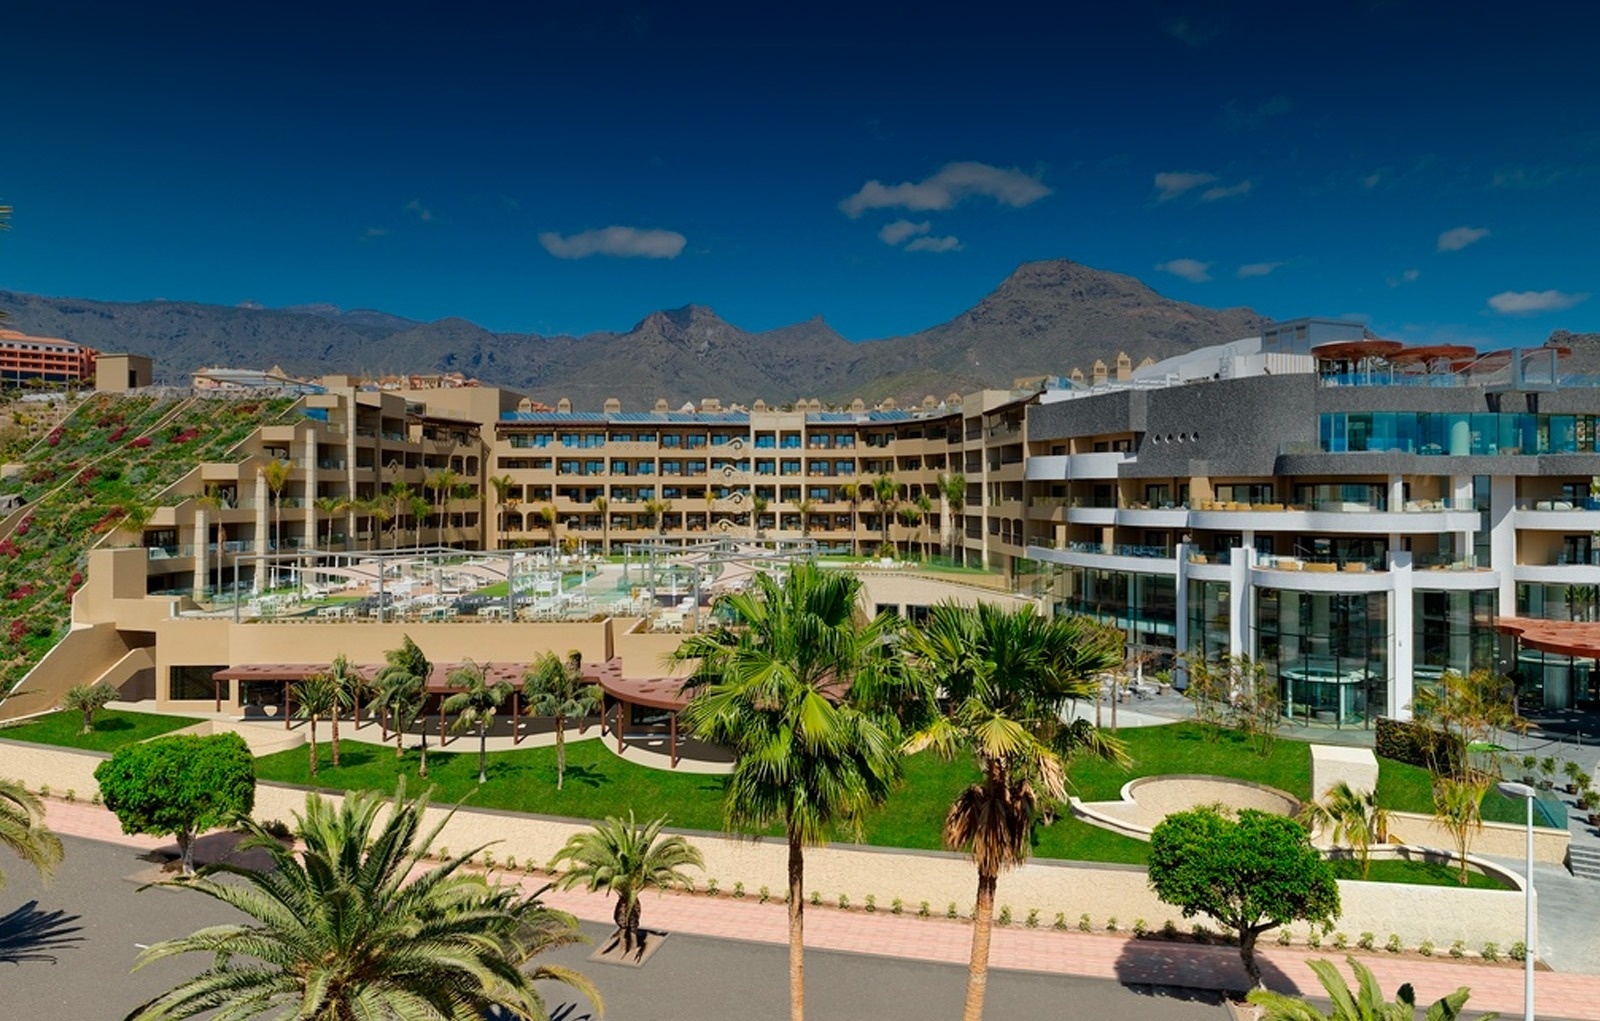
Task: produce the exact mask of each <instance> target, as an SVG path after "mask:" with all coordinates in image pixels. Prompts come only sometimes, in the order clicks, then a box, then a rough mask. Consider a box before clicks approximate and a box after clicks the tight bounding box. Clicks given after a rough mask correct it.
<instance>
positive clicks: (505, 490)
mask: <svg viewBox="0 0 1600 1021" xmlns="http://www.w3.org/2000/svg"><path fill="white" fill-rule="evenodd" d="M489 485H491V486H493V487H494V498H495V503H497V504H499V505H500V507H501V511H500V517H499V520H500V542H499V543H498V545H499V546H502V547H503V546H505V535H506V532H508V531H510V529H509V528H508V527H507V525H508V524H509V518H510V515H512V514H515V513H516V511H517V501H516V500H514V499H512V497H511V494H512V492H513V491H514V487H515V485H516V483H515V481H514V480H513V479H512V478H511V476H510V475H491V476H489Z"/></svg>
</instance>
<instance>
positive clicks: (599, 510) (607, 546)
mask: <svg viewBox="0 0 1600 1021" xmlns="http://www.w3.org/2000/svg"><path fill="white" fill-rule="evenodd" d="M594 510H595V513H596V514H598V515H600V555H601V556H603V557H607V558H609V557H610V556H611V514H610V511H611V501H610V500H607V499H606V498H605V497H604V496H597V497H595V498H594Z"/></svg>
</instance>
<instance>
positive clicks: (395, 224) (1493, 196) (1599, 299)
mask: <svg viewBox="0 0 1600 1021" xmlns="http://www.w3.org/2000/svg"><path fill="white" fill-rule="evenodd" d="M333 6H340V5H333ZM343 6H346V7H348V8H350V9H349V10H346V11H343V12H339V11H330V10H328V9H326V8H323V7H316V6H299V5H295V4H278V5H270V6H269V5H243V4H208V5H186V4H182V3H175V4H169V5H161V6H160V8H159V9H155V7H156V5H134V4H119V5H116V6H111V5H105V6H104V8H103V9H102V8H101V7H98V6H94V5H84V4H72V3H65V2H38V0H21V2H20V3H18V4H13V5H12V6H11V7H10V8H8V12H7V33H6V36H7V46H6V50H7V56H6V71H5V74H4V77H3V82H0V96H3V97H4V108H5V110H6V118H5V119H6V124H5V130H4V139H5V142H4V157H3V159H0V203H9V204H11V205H13V206H15V207H16V212H15V214H14V215H13V223H12V226H13V229H12V230H11V231H10V232H9V233H8V234H7V235H6V236H5V237H4V238H3V239H0V287H4V288H9V289H14V290H22V291H32V292H39V293H46V294H56V295H72V296H78V297H90V298H100V299H115V300H137V299H147V298H158V297H160V298H170V299H189V300H199V301H209V302H216V303H221V304H234V303H238V302H242V301H254V302H259V303H262V304H265V305H271V306H279V305H289V304H297V303H306V302H333V303H335V304H338V305H341V306H343V307H346V308H350V307H365V308H379V309H383V310H386V311H390V312H394V313H397V314H401V315H405V316H409V317H413V318H419V319H434V318H440V317H443V316H450V315H457V316H462V317H465V318H468V319H471V320H473V321H475V322H478V323H481V324H483V325H485V326H487V327H489V328H492V329H497V330H527V331H537V332H541V333H555V332H586V331H589V330H599V329H626V328H627V327H629V326H630V325H632V324H633V323H634V322H635V321H637V320H638V319H639V318H641V317H642V316H644V315H645V314H647V313H649V312H650V311H652V310H655V309H658V308H668V307H676V306H678V305H683V304H686V303H689V302H697V303H701V304H706V305H710V306H712V307H713V308H715V309H716V310H717V311H718V313H720V314H721V315H722V316H723V317H724V318H726V319H728V320H729V321H731V322H734V323H736V324H738V325H741V326H743V327H745V328H748V329H767V328H772V327H776V326H780V325H783V324H786V323H790V322H794V321H797V320H800V319H805V318H808V317H810V316H813V315H818V314H820V315H823V316H824V317H826V319H827V320H828V321H829V322H830V323H831V324H833V326H834V327H835V328H836V329H838V330H839V331H840V332H841V333H843V334H844V335H846V336H848V337H851V338H853V339H868V338H872V337H880V336H889V335H895V334H900V333H906V332H911V331H914V330H917V329H921V328H923V327H926V326H930V325H933V324H935V323H938V322H941V321H943V320H945V319H948V318H949V317H951V316H952V315H954V314H956V313H958V312H960V311H961V310H963V309H965V308H968V307H970V306H971V305H972V304H974V303H975V302H977V301H978V300H979V299H980V298H981V297H982V296H983V295H984V294H985V293H987V292H988V291H989V290H990V289H991V288H992V287H993V286H994V285H995V284H997V283H998V282H999V281H1000V280H1002V279H1003V278H1004V277H1005V276H1006V274H1007V273H1009V272H1010V271H1011V270H1012V269H1013V268H1014V267H1015V266H1016V265H1017V264H1018V263H1021V262H1023V261H1027V260H1032V259H1047V258H1070V259H1073V260H1076V261H1078V262H1082V263H1086V264H1088V265H1091V266H1097V267H1101V268H1104V269H1111V270H1116V271H1119V272H1123V273H1129V274H1132V275H1134V276H1137V277H1139V278H1140V279H1143V280H1145V281H1146V282H1148V283H1150V284H1151V285H1152V286H1154V287H1155V288H1156V289H1157V290H1159V291H1161V292H1162V293H1164V294H1167V295H1169V296H1171V297H1174V298H1179V299H1183V300H1186V301H1193V302H1197V303H1201V304H1205V305H1212V306H1229V305H1249V306H1252V307H1254V308H1256V309H1257V310H1259V311H1261V312H1263V313H1265V314H1267V315H1270V316H1277V317H1290V316H1295V315H1358V316H1361V317H1364V318H1367V319H1368V320H1369V321H1370V322H1371V324H1372V325H1373V327H1374V329H1376V330H1377V331H1378V332H1379V333H1380V334H1382V335H1384V336H1390V337H1396V338H1399V339H1405V340H1414V341H1432V340H1438V341H1444V340H1450V341H1467V342H1472V343H1478V344H1482V345H1486V346H1499V345H1501V344H1512V343H1539V342H1542V341H1543V339H1544V338H1545V336H1546V335H1547V334H1548V333H1549V331H1550V330H1551V329H1553V328H1557V327H1562V328H1567V329H1572V330H1576V331H1584V330H1600V274H1597V272H1596V271H1597V268H1600V258H1597V257H1596V254H1595V251H1596V247H1595V238H1596V236H1597V227H1600V187H1597V185H1600V177H1597V168H1600V112H1597V111H1600V105H1597V104H1596V103H1595V90H1596V86H1595V83H1594V78H1593V71H1592V69H1593V64H1592V59H1593V56H1592V45H1593V44H1592V40H1593V39H1594V38H1595V36H1596V29H1597V28H1600V9H1597V8H1592V7H1590V6H1589V5H1578V4H1570V3H1568V4H1547V3H1539V2H1532V3H1523V4H1519V5H1507V4H1494V5H1482V6H1481V7H1480V6H1478V5H1474V4H1471V3H1468V4H1434V3H1408V2H1404V0H1388V2H1384V0H1374V2H1371V3H1350V4H1324V5H1318V6H1316V7H1312V6H1310V5H1301V4H1283V3H1271V4H1266V3H1263V4H1197V3H1192V2H1182V0H1180V2H1171V3H1168V2H1159V3H1137V2H1135V3H1128V4H1121V5H1112V4H1099V5H1079V4H1058V5H1045V4H1039V3H1033V4H1019V5H1009V4H1005V3H990V4H964V5H961V6H960V7H956V8H949V9H947V8H944V7H942V6H940V5H938V4H929V3H911V2H896V3H882V4H865V5H844V4H838V5H834V4H823V3H817V4H805V5H787V6H786V5H762V4H744V5H706V4H699V5H694V4H667V3H660V4H656V3H612V2H606V0H599V2H593V3H561V4H542V3H534V4H530V5H527V6H526V7H525V8H524V9H523V10H522V11H521V12H520V13H508V12H505V11H500V10H498V9H495V8H488V7H481V8H480V7H476V6H474V5H472V4H459V5H434V6H432V7H428V6H415V7H411V6H407V5H405V4H403V3H401V4H389V5H385V6H382V7H378V6H376V5H373V6H371V7H370V8H366V7H365V5H362V7H363V9H362V10H360V11H359V12H358V10H357V5H343ZM1112 7H1115V8H1117V9H1115V10H1111V9H1103V8H1112ZM141 8H143V9H141Z"/></svg>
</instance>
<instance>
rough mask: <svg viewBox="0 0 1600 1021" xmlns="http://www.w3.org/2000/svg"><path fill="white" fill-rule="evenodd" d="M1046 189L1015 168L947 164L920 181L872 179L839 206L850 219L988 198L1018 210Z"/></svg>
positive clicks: (967, 163) (975, 164)
mask: <svg viewBox="0 0 1600 1021" xmlns="http://www.w3.org/2000/svg"><path fill="white" fill-rule="evenodd" d="M1049 194H1050V189H1049V188H1047V187H1045V186H1044V185H1043V184H1042V183H1040V181H1039V179H1038V178H1037V177H1032V176H1030V175H1028V174H1025V173H1023V172H1022V171H1021V170H1018V169H1016V168H1011V169H1009V170H1008V169H1005V168H1003V167H993V166H990V165H989V164H987V163H971V162H966V163H947V164H945V166H944V167H943V168H942V169H940V170H939V172H938V173H935V174H933V175H932V176H930V177H925V178H923V179H922V180H920V181H903V182H901V183H900V184H884V183H883V182H882V181H878V180H872V181H868V182H867V183H866V184H864V185H862V186H861V188H860V190H859V191H857V192H856V193H855V194H853V195H851V196H850V197H848V198H846V199H844V200H843V201H842V202H840V203H839V208H840V209H841V210H843V211H844V214H845V215H846V216H848V217H850V218H851V219H852V220H853V219H855V218H857V217H859V216H860V215H861V214H862V213H865V212H867V211H869V210H872V209H911V210H916V211H919V212H920V211H924V210H930V209H950V208H953V207H954V206H955V205H956V203H958V202H961V201H962V200H964V199H968V198H971V197H973V196H983V197H986V198H992V199H994V200H995V201H996V202H999V203H1000V204H1001V205H1006V206H1012V207H1020V206H1026V205H1028V204H1030V203H1033V202H1037V201H1039V200H1040V199H1042V198H1044V197H1045V196H1046V195H1049Z"/></svg>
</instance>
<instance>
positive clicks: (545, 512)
mask: <svg viewBox="0 0 1600 1021" xmlns="http://www.w3.org/2000/svg"><path fill="white" fill-rule="evenodd" d="M533 520H535V521H537V522H538V523H539V524H540V526H542V527H544V528H548V529H549V530H550V551H551V552H552V553H555V552H558V543H557V542H556V509H555V507H553V506H551V505H550V504H545V505H544V506H543V507H540V508H537V509H536V510H535V511H534V512H533Z"/></svg>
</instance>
